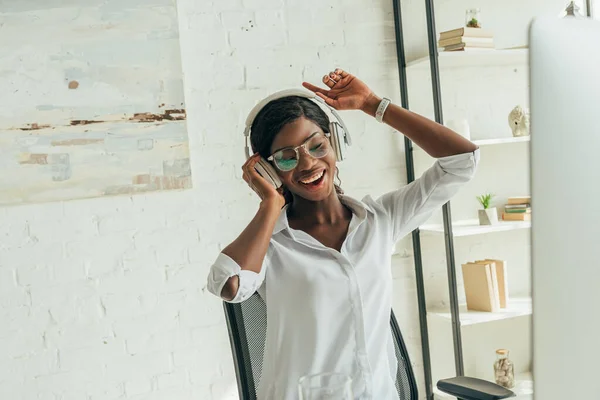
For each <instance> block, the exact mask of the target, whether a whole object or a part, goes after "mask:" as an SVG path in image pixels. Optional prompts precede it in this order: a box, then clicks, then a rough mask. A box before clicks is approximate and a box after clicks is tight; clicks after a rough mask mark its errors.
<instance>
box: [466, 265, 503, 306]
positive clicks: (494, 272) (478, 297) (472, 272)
mask: <svg viewBox="0 0 600 400" xmlns="http://www.w3.org/2000/svg"><path fill="white" fill-rule="evenodd" d="M462 273H463V282H464V285H465V295H466V297H467V310H472V311H489V312H497V311H499V310H500V309H502V308H506V307H507V304H508V279H507V268H506V261H504V260H492V259H485V260H479V261H474V262H468V263H466V264H463V265H462Z"/></svg>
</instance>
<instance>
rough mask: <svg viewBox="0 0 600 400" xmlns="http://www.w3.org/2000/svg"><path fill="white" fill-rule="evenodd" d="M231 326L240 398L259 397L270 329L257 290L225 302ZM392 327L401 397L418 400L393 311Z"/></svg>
mask: <svg viewBox="0 0 600 400" xmlns="http://www.w3.org/2000/svg"><path fill="white" fill-rule="evenodd" d="M223 305H224V308H225V317H226V318H225V319H226V320H227V328H228V330H229V339H230V342H231V350H232V352H233V361H234V364H235V371H236V375H237V380H238V391H239V394H240V399H241V400H256V398H257V397H256V389H257V386H258V382H259V380H260V376H261V372H262V362H263V352H264V348H265V338H266V331H267V309H266V306H265V302H264V301H263V300H262V298H261V297H260V296H259V294H258V293H254V295H252V297H250V298H249V299H248V300H246V301H243V302H241V303H236V304H232V303H226V302H224V303H223ZM390 329H391V330H392V335H393V337H394V347H395V350H396V358H397V360H398V372H397V374H396V389H397V390H398V398H399V399H400V400H417V399H418V393H417V384H416V381H415V376H414V373H413V370H412V365H411V363H410V359H409V357H408V352H407V350H406V346H405V344H404V340H403V339H402V334H401V333H400V328H399V327H398V323H397V322H396V318H395V317H394V313H393V312H392V315H391V318H390Z"/></svg>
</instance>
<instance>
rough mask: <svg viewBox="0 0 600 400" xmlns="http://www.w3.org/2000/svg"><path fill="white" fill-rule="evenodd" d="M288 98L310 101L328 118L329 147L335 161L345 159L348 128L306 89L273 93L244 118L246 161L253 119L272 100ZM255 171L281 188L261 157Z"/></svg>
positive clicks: (348, 141)
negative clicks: (295, 97)
mask: <svg viewBox="0 0 600 400" xmlns="http://www.w3.org/2000/svg"><path fill="white" fill-rule="evenodd" d="M289 96H298V97H304V98H307V99H309V100H312V101H313V102H314V103H316V104H317V105H318V106H319V107H321V109H322V110H323V111H325V113H326V114H327V116H328V117H329V133H330V136H329V140H330V141H331V147H332V148H333V150H334V151H335V155H336V159H337V161H343V160H344V159H345V158H346V150H347V148H348V146H351V145H352V139H351V138H350V133H349V132H348V128H346V124H344V121H343V120H342V118H341V117H340V115H339V114H338V113H337V111H336V110H335V109H334V108H333V107H330V106H329V104H327V103H325V101H324V100H323V99H322V98H320V97H318V96H317V95H315V94H314V93H313V92H311V91H309V90H307V89H300V88H298V89H286V90H281V91H279V92H276V93H273V94H272V95H270V96H268V97H266V98H265V99H263V100H261V102H260V103H258V104H257V105H256V106H254V108H253V109H252V110H251V111H250V114H248V117H247V118H246V127H245V128H244V140H245V147H244V149H245V152H246V159H248V158H250V156H251V154H250V147H249V144H248V143H249V139H250V130H251V128H252V123H253V122H254V119H255V118H256V116H257V115H258V113H259V112H260V110H262V109H263V108H264V107H265V106H266V105H267V104H269V103H270V102H271V101H273V100H277V99H281V98H283V97H289ZM255 169H256V171H257V172H258V173H259V174H260V175H261V176H262V177H263V178H265V179H266V180H267V181H268V182H269V183H271V184H272V185H273V186H274V187H275V188H276V189H278V188H279V187H281V185H282V183H281V180H280V179H279V176H278V175H277V171H275V168H273V166H272V165H271V164H270V163H269V162H268V161H267V160H265V159H263V158H262V157H261V159H260V160H259V161H258V162H257V163H256V165H255Z"/></svg>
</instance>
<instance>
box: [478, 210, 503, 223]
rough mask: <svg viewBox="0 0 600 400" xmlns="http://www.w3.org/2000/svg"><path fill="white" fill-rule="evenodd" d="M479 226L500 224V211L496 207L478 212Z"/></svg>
mask: <svg viewBox="0 0 600 400" xmlns="http://www.w3.org/2000/svg"><path fill="white" fill-rule="evenodd" d="M478 215H479V225H496V224H497V223H498V210H497V209H496V207H492V208H487V209H485V210H478Z"/></svg>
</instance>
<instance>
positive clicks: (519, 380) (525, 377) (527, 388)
mask: <svg viewBox="0 0 600 400" xmlns="http://www.w3.org/2000/svg"><path fill="white" fill-rule="evenodd" d="M510 390H512V391H513V392H514V393H515V394H516V395H517V396H516V397H511V400H533V375H532V374H531V372H525V373H521V374H516V376H515V387H514V388H512V389H510ZM433 394H434V399H436V400H447V399H456V397H453V396H450V395H449V394H446V393H443V392H442V391H441V390H439V389H438V388H434V389H433Z"/></svg>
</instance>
